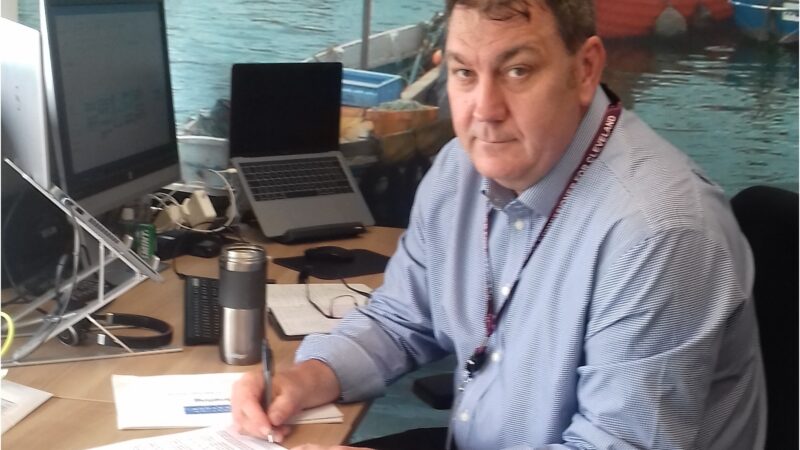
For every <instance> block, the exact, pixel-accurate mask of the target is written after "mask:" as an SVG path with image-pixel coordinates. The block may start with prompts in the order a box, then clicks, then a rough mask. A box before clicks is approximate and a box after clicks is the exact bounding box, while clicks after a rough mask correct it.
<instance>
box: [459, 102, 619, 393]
mask: <svg viewBox="0 0 800 450" xmlns="http://www.w3.org/2000/svg"><path fill="white" fill-rule="evenodd" d="M603 90H604V91H605V92H606V94H607V95H608V96H609V98H610V99H611V104H609V105H608V108H606V111H605V113H604V117H603V121H602V122H601V123H600V127H599V128H598V129H597V132H596V133H595V135H594V139H592V142H591V143H590V144H589V147H588V148H587V149H586V151H585V152H584V154H583V158H582V160H581V162H580V164H578V167H576V168H575V170H574V171H573V172H572V176H571V177H570V179H569V182H567V185H566V186H565V187H564V190H563V191H562V192H561V196H560V197H559V199H558V201H557V202H556V206H555V207H554V208H553V211H552V212H551V213H550V216H549V217H548V218H547V221H546V222H545V224H544V227H542V231H540V232H539V236H538V237H537V238H536V241H534V243H533V246H532V247H531V250H530V251H529V252H528V255H527V256H526V258H525V261H524V262H523V263H522V267H525V266H526V265H527V264H528V262H529V261H530V260H531V256H533V252H535V251H536V249H537V248H538V247H539V244H540V243H541V242H542V239H544V236H545V234H546V233H547V231H548V230H549V229H550V225H551V224H552V223H553V220H555V218H556V216H558V213H559V211H560V210H561V208H562V207H563V206H564V203H566V200H567V197H569V195H570V193H572V190H573V189H574V188H575V185H576V184H578V180H580V178H581V177H582V176H583V175H584V174H585V173H586V170H587V169H588V168H589V166H590V165H591V164H592V163H593V162H594V161H595V160H596V159H597V158H598V156H600V152H602V151H603V149H604V148H605V146H606V143H607V142H608V139H609V137H610V136H611V133H612V132H613V131H614V127H615V126H616V124H617V122H618V121H619V116H620V114H622V105H621V104H620V101H619V98H618V97H617V96H616V95H615V94H614V93H613V92H611V90H610V89H608V88H606V86H603ZM491 212H492V209H491V208H489V210H488V212H487V213H486V220H485V221H484V223H483V251H484V256H485V270H486V316H485V318H484V325H485V327H486V336H485V337H484V339H483V341H482V343H481V345H479V346H478V347H477V348H476V349H475V351H474V352H473V353H472V356H471V357H470V358H469V359H468V360H467V363H466V365H465V367H464V370H465V371H466V374H465V377H464V381H463V383H462V384H461V387H460V388H459V390H461V391H463V390H464V387H465V385H466V383H468V382H469V381H470V380H471V379H472V376H473V375H474V374H475V373H477V372H478V371H479V370H481V368H482V367H483V365H484V363H485V362H486V356H487V352H486V349H487V346H488V343H489V338H490V337H491V336H492V334H494V331H495V329H497V324H498V322H499V321H500V317H501V316H502V314H503V313H504V312H505V310H506V309H507V308H506V307H507V306H508V304H509V303H511V296H512V295H514V291H515V290H516V288H517V284H518V282H519V278H517V279H516V280H514V283H513V284H512V285H511V288H510V290H509V292H508V295H507V297H508V298H507V299H506V301H505V302H503V305H502V306H501V307H500V310H499V311H497V313H495V312H494V295H493V286H492V271H491V267H490V262H489V219H490V215H491Z"/></svg>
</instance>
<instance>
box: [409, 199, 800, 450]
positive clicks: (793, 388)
mask: <svg viewBox="0 0 800 450" xmlns="http://www.w3.org/2000/svg"><path fill="white" fill-rule="evenodd" d="M731 206H732V207H733V212H734V215H735V216H736V220H737V221H738V222H739V226H740V228H741V229H742V233H743V234H744V235H745V237H746V238H747V240H748V242H749V244H750V247H751V248H752V251H753V257H754V261H755V268H756V274H755V283H754V285H753V296H754V298H755V306H756V315H757V318H758V323H759V328H760V339H761V349H762V353H763V358H764V370H765V371H766V379H767V390H768V399H767V400H768V404H769V406H768V408H769V409H768V424H767V444H766V449H768V450H769V449H787V448H800V446H798V435H797V423H798V420H799V418H798V400H797V399H798V384H797V376H798V341H797V337H798V322H797V317H798V302H799V300H798V194H797V193H796V192H790V191H787V190H783V189H779V188H774V187H768V186H752V187H749V188H746V189H744V190H742V191H741V192H739V193H738V194H737V195H735V196H734V197H733V198H732V199H731ZM413 392H414V394H415V395H417V397H419V398H420V399H421V400H423V401H424V402H425V403H427V404H428V405H430V406H431V407H433V408H435V409H449V408H450V407H451V406H452V402H453V374H452V373H443V374H437V375H431V376H427V377H423V378H419V379H417V380H415V381H414V385H413Z"/></svg>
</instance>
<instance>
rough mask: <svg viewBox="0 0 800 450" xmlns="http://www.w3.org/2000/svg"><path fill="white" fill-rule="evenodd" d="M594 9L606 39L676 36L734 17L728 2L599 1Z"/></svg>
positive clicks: (597, 0)
mask: <svg viewBox="0 0 800 450" xmlns="http://www.w3.org/2000/svg"><path fill="white" fill-rule="evenodd" d="M595 9H596V14H597V33H598V34H599V35H600V36H601V37H604V38H627V37H639V36H649V35H652V34H676V33H677V32H680V31H685V30H686V29H687V28H688V27H689V26H691V25H693V24H696V23H699V22H707V21H723V20H726V19H729V18H730V17H731V15H732V13H733V10H732V8H731V5H730V3H729V1H728V0H596V1H595ZM662 30H663V31H662ZM659 31H661V33H659Z"/></svg>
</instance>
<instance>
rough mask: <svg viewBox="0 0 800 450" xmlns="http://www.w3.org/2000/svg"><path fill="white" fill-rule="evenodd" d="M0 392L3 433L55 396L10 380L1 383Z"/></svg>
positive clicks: (0, 420)
mask: <svg viewBox="0 0 800 450" xmlns="http://www.w3.org/2000/svg"><path fill="white" fill-rule="evenodd" d="M0 391H2V392H1V393H0V394H1V396H2V402H3V404H2V419H0V422H2V425H3V426H2V428H3V433H5V432H6V430H8V429H9V428H11V427H13V426H14V425H16V424H17V423H18V422H19V421H20V420H22V419H23V418H24V417H25V416H27V415H28V414H30V413H31V412H32V411H33V410H34V409H36V408H38V407H39V405H41V404H42V403H44V402H46V401H47V399H49V398H50V397H52V396H53V394H51V393H49V392H45V391H40V390H39V389H34V388H32V387H28V386H24V385H22V384H18V383H14V382H13V381H8V380H3V381H2V382H1V385H0Z"/></svg>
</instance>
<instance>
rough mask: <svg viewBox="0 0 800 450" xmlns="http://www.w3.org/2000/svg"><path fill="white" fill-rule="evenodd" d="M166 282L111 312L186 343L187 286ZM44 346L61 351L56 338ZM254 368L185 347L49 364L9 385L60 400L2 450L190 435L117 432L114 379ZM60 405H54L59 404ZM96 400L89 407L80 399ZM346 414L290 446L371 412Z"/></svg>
mask: <svg viewBox="0 0 800 450" xmlns="http://www.w3.org/2000/svg"><path fill="white" fill-rule="evenodd" d="M401 232H402V230H400V229H395V228H381V227H373V228H370V229H369V231H368V232H367V233H365V234H363V235H361V236H360V237H357V238H353V239H348V240H340V241H335V242H332V243H331V245H339V246H342V247H348V248H367V249H370V250H373V251H376V252H379V253H383V254H385V255H391V254H392V253H394V250H395V247H396V245H397V239H398V237H399V235H400V233H401ZM317 245H323V244H321V243H313V244H304V245H294V246H285V245H280V244H272V243H270V244H267V245H266V249H267V254H268V255H270V256H272V257H284V256H297V255H300V254H302V252H303V250H305V249H306V248H308V247H313V246H317ZM178 270H179V271H181V272H182V273H186V274H190V275H199V276H207V277H214V278H216V277H217V259H216V258H213V259H201V258H195V257H190V256H185V257H181V258H178ZM268 274H269V277H270V278H274V279H275V280H276V281H277V282H278V283H295V282H296V281H297V273H296V272H294V271H290V270H288V269H285V268H283V267H280V266H278V265H276V264H273V263H270V264H269V268H268ZM163 275H164V277H165V281H164V282H163V283H155V282H153V281H150V280H147V281H145V282H143V283H141V284H139V285H138V286H136V287H135V288H134V289H132V290H130V291H129V292H127V293H126V294H125V295H123V296H121V297H120V298H118V299H117V300H115V301H114V302H113V303H111V304H110V305H109V306H108V307H107V308H106V310H109V311H114V312H128V313H138V314H147V315H150V316H154V317H157V318H160V319H163V320H166V321H168V322H169V323H171V324H173V326H174V329H175V337H174V338H173V345H180V344H181V343H182V337H183V319H182V317H183V282H182V281H181V280H180V279H178V277H177V276H176V275H175V274H174V273H173V272H172V270H171V269H169V270H165V271H164V272H163ZM382 280H383V275H382V274H379V275H370V276H364V277H357V278H352V279H350V280H348V281H352V282H354V283H364V284H366V285H368V286H372V287H376V286H378V285H379V284H380V283H381V282H382ZM268 333H269V342H270V345H271V346H272V348H273V352H274V355H275V362H276V367H277V369H278V370H281V368H283V367H287V366H289V365H291V364H292V361H293V358H294V352H295V350H296V349H297V346H298V345H299V341H283V340H281V339H280V338H278V336H277V335H276V334H275V332H274V330H272V328H271V327H269V329H268ZM46 345H63V344H61V343H58V342H56V340H55V339H53V340H51V341H50V342H48V343H47V344H46ZM257 366H258V365H255V366H229V365H226V364H224V363H222V362H221V361H220V358H219V353H218V348H217V347H216V346H195V347H184V349H183V351H181V352H176V353H166V354H156V355H142V356H131V357H124V358H113V359H103V360H96V361H82V362H73V363H60V364H45V365H38V366H28V367H17V368H12V369H10V370H9V373H8V375H7V378H8V379H10V380H12V381H15V382H17V383H21V384H25V385H27V386H31V387H34V388H37V389H42V390H45V391H48V392H52V393H53V394H54V395H55V396H54V397H53V398H51V399H50V400H48V401H47V402H46V403H45V404H43V405H42V406H40V407H39V408H38V409H37V410H36V411H34V412H33V413H31V414H30V415H29V416H28V417H26V418H25V419H23V420H22V421H21V422H20V423H18V424H17V425H16V426H15V427H13V428H12V429H10V430H8V431H7V432H6V433H5V434H4V435H3V436H2V444H3V445H2V447H3V448H4V449H6V448H7V449H25V450H34V449H54V448H58V449H63V450H70V449H85V448H88V447H94V446H99V445H104V444H109V443H112V442H117V441H123V440H128V439H135V438H141V437H147V436H157V435H163V434H170V433H177V432H180V431H186V430H184V429H166V430H123V431H120V430H117V425H116V413H115V409H114V403H113V392H112V389H111V375H112V374H121V375H140V376H146V375H167V374H192V373H213V372H243V371H247V370H251V369H252V368H253V367H257ZM56 396H57V397H62V398H55V397H56ZM81 399H91V400H92V401H87V400H81ZM338 406H339V408H340V409H341V410H342V412H343V413H344V423H343V424H314V425H301V426H298V427H296V428H295V430H294V432H293V433H292V434H291V435H290V436H289V438H288V439H287V440H286V441H285V442H284V444H285V445H286V446H287V447H292V446H295V445H299V444H302V443H305V442H313V443H318V444H326V445H334V444H339V443H342V442H344V441H345V440H346V439H347V438H348V436H349V435H350V433H351V432H352V431H353V428H354V427H355V425H357V424H358V422H359V420H360V418H361V416H362V414H363V413H364V412H365V410H366V407H367V405H366V404H364V403H354V404H346V405H345V404H343V405H338Z"/></svg>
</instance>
